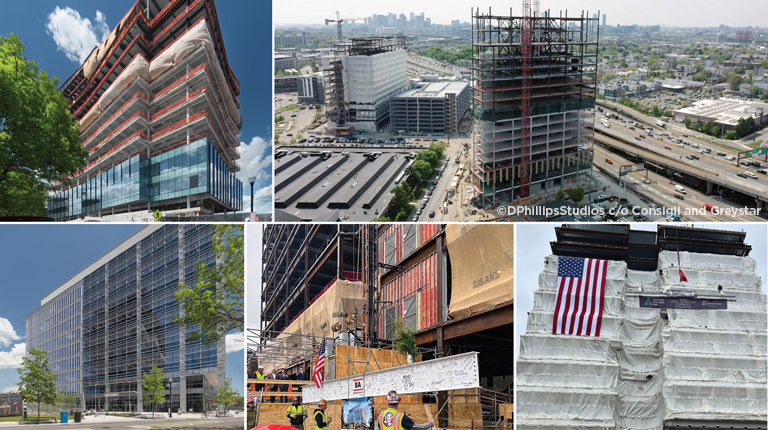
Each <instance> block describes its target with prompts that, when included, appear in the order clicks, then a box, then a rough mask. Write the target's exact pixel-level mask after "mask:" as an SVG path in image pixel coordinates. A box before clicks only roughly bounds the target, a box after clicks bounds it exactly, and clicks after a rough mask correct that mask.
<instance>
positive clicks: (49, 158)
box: [0, 33, 88, 216]
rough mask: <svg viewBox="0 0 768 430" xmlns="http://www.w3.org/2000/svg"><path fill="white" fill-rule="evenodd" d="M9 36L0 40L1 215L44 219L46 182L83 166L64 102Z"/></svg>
mask: <svg viewBox="0 0 768 430" xmlns="http://www.w3.org/2000/svg"><path fill="white" fill-rule="evenodd" d="M58 86H59V79H58V78H56V77H53V78H50V77H49V76H48V74H47V73H45V71H43V70H41V69H38V67H37V64H36V63H35V62H34V61H28V60H27V59H26V57H24V44H23V43H22V42H21V39H19V37H18V36H17V35H15V34H13V33H11V34H10V35H8V36H7V37H2V36H0V216H2V215H17V214H18V215H20V214H34V215H45V213H46V209H45V202H46V200H47V197H48V191H49V190H51V189H52V188H51V184H52V183H55V182H63V183H64V184H65V185H69V184H70V182H69V180H67V179H65V178H67V177H68V176H69V175H71V174H73V173H75V172H77V171H78V170H79V169H81V168H82V167H83V166H85V159H86V157H87V156H88V151H86V150H85V149H83V147H82V146H81V145H80V126H79V125H78V122H77V121H76V120H74V119H72V114H71V113H70V112H69V109H68V106H67V100H66V99H65V98H64V96H63V95H62V93H61V91H59V89H58Z"/></svg>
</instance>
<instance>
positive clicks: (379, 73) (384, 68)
mask: <svg viewBox="0 0 768 430" xmlns="http://www.w3.org/2000/svg"><path fill="white" fill-rule="evenodd" d="M406 58H407V53H406V51H405V38H404V37H403V36H387V37H364V38H353V39H350V40H349V42H348V43H344V44H339V45H337V47H336V57H335V58H327V57H326V58H324V61H323V73H324V75H325V77H326V79H325V81H326V82H327V83H328V88H327V94H326V100H327V102H328V104H329V105H328V114H329V115H328V116H329V119H330V120H331V121H334V122H335V123H336V125H338V126H344V125H346V126H352V127H355V128H357V129H361V130H366V131H374V130H377V129H379V128H381V127H383V126H385V125H386V124H388V123H389V99H390V97H392V96H393V95H395V94H398V93H401V92H403V91H404V90H406V89H407V88H408V77H407V75H406Z"/></svg>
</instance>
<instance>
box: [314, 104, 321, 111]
mask: <svg viewBox="0 0 768 430" xmlns="http://www.w3.org/2000/svg"><path fill="white" fill-rule="evenodd" d="M322 108H323V106H322V105H321V104H320V103H318V104H316V105H315V110H320V109H322Z"/></svg>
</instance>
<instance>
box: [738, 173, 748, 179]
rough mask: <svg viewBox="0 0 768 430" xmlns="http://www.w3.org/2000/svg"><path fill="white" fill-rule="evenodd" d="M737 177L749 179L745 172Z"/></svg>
mask: <svg viewBox="0 0 768 430" xmlns="http://www.w3.org/2000/svg"><path fill="white" fill-rule="evenodd" d="M736 176H738V177H740V178H748V177H749V176H747V175H746V174H744V172H739V173H737V174H736Z"/></svg>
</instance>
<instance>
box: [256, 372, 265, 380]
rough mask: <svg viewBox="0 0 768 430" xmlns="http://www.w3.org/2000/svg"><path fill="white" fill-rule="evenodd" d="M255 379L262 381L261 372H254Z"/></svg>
mask: <svg viewBox="0 0 768 430" xmlns="http://www.w3.org/2000/svg"><path fill="white" fill-rule="evenodd" d="M256 379H264V374H263V373H261V372H256Z"/></svg>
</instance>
